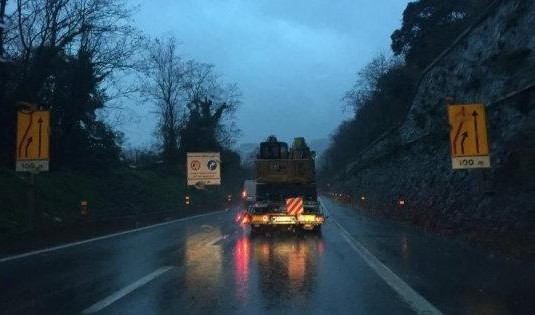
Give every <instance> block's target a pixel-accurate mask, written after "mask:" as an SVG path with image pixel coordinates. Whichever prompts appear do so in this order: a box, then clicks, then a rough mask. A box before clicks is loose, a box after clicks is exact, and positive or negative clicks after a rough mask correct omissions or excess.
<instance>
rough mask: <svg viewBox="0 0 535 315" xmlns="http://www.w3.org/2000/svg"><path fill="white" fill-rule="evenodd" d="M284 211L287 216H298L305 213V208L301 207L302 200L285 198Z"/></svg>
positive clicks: (300, 198) (299, 198)
mask: <svg viewBox="0 0 535 315" xmlns="http://www.w3.org/2000/svg"><path fill="white" fill-rule="evenodd" d="M286 210H287V212H288V214H291V215H298V214H301V213H303V212H304V211H305V208H304V206H303V198H302V197H295V198H287V199H286Z"/></svg>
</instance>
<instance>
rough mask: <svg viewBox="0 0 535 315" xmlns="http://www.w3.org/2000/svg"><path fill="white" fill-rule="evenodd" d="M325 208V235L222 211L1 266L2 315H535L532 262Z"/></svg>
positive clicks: (345, 210)
mask: <svg viewBox="0 0 535 315" xmlns="http://www.w3.org/2000/svg"><path fill="white" fill-rule="evenodd" d="M324 204H325V206H326V208H327V209H328V211H329V215H330V218H329V219H328V220H327V223H326V224H325V225H324V227H323V233H322V234H321V235H315V234H312V233H304V234H302V233H298V234H294V233H276V234H266V235H257V236H255V237H251V236H250V235H249V232H248V231H247V230H244V229H243V228H241V227H239V226H237V225H236V224H235V223H234V216H235V214H236V212H235V211H228V212H226V211H222V212H217V213H213V214H209V215H203V216H199V217H196V218H190V219H185V220H179V221H174V222H170V223H167V224H163V225H159V226H156V227H153V228H147V229H142V230H138V231H135V232H131V233H125V234H121V235H117V236H112V237H108V238H104V239H99V240H95V241H90V242H86V243H83V244H78V245H75V246H69V247H65V248H61V249H58V250H53V251H47V252H42V253H38V254H35V255H29V256H25V257H21V258H17V259H8V260H5V259H3V260H0V292H2V293H1V294H0V313H7V314H25V313H31V314H62V313H65V314H78V313H81V312H85V313H93V312H96V313H99V314H214V313H217V314H226V313H231V314H235V313H236V314H237V313H239V314H258V313H261V314H262V313H275V314H279V313H302V314H310V313H318V314H320V313H321V314H414V313H416V312H418V311H426V310H427V311H429V312H430V313H433V312H435V313H437V312H442V313H444V314H533V313H535V312H534V311H535V300H534V299H533V296H535V289H534V288H535V287H534V286H533V283H535V281H534V280H535V267H534V266H533V265H532V264H526V263H520V262H515V261H511V260H507V259H504V258H501V257H496V256H493V255H489V254H486V253H483V252H480V251H478V250H475V249H473V248H470V247H468V246H467V245H463V244H462V243H459V242H457V241H453V240H450V239H442V238H439V237H436V236H433V235H428V234H424V233H422V232H420V231H418V230H416V229H414V228H409V227H405V226H400V225H398V224H395V223H393V222H388V221H381V220H377V219H373V220H372V219H369V218H366V217H363V216H360V215H358V214H357V213H356V212H355V211H354V210H351V209H348V208H346V207H343V206H339V205H336V204H334V203H333V202H331V201H329V200H326V199H324ZM339 225H340V226H339Z"/></svg>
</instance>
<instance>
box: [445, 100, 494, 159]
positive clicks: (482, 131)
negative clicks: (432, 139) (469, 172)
mask: <svg viewBox="0 0 535 315" xmlns="http://www.w3.org/2000/svg"><path fill="white" fill-rule="evenodd" d="M448 118H449V122H450V126H451V129H450V147H451V163H452V167H453V169H463V168H489V167H490V157H489V144H488V137H487V118H486V114H485V105H483V104H461V105H448Z"/></svg>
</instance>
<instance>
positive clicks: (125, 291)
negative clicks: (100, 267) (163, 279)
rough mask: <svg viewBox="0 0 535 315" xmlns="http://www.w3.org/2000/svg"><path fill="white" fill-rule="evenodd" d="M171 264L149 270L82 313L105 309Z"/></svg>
mask: <svg viewBox="0 0 535 315" xmlns="http://www.w3.org/2000/svg"><path fill="white" fill-rule="evenodd" d="M171 268H173V267H172V266H166V267H162V268H160V269H158V270H155V271H154V272H151V273H150V274H148V275H146V276H144V277H143V278H141V279H139V280H137V281H136V282H134V283H132V284H130V285H127V286H126V287H124V288H122V289H120V290H119V291H117V292H115V293H113V294H112V295H110V296H108V297H107V298H105V299H103V300H100V301H98V302H97V303H95V304H93V305H91V306H90V307H88V308H86V309H85V310H83V311H82V314H91V313H96V312H100V311H101V310H103V309H105V308H106V307H108V306H110V305H112V304H113V303H115V302H117V301H118V300H120V299H122V298H123V297H125V296H126V295H128V294H130V293H131V292H132V291H134V290H136V289H138V288H140V287H142V286H144V285H145V284H147V283H149V282H151V281H152V280H154V279H156V278H158V277H159V276H161V275H162V274H164V273H165V272H167V271H169V270H170V269H171Z"/></svg>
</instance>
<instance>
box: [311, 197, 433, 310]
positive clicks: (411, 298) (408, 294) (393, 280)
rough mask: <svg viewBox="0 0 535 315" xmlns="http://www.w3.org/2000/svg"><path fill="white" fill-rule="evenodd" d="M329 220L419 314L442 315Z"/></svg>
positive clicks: (337, 224)
mask: <svg viewBox="0 0 535 315" xmlns="http://www.w3.org/2000/svg"><path fill="white" fill-rule="evenodd" d="M320 203H321V204H322V205H323V208H324V211H325V212H327V213H329V211H328V210H327V207H326V206H325V204H324V202H323V200H321V199H320ZM329 219H330V220H332V221H333V222H334V224H336V226H337V227H338V229H339V230H340V234H341V235H342V237H343V238H344V239H345V240H346V241H347V242H348V243H349V245H350V246H351V247H352V248H353V249H354V250H355V251H356V252H357V253H358V254H359V255H360V257H362V259H363V260H364V261H365V262H366V263H367V264H368V265H369V266H370V267H371V268H372V269H373V270H374V271H375V272H376V273H377V274H378V275H379V277H381V278H382V279H383V280H384V281H385V282H386V283H387V284H388V285H389V286H390V287H391V288H392V289H393V290H394V291H396V293H397V294H398V295H399V296H400V297H401V299H402V300H403V301H404V302H405V303H407V304H408V305H409V306H410V307H411V308H412V309H413V310H414V311H415V312H416V313H417V314H436V315H441V314H442V312H440V311H439V310H438V309H437V308H436V307H435V306H433V304H431V303H430V302H429V301H427V300H426V299H425V298H424V297H423V296H421V295H420V294H419V293H418V292H416V291H415V290H414V289H413V288H411V287H410V286H409V285H408V284H407V283H406V282H405V281H403V280H402V279H401V278H400V277H398V276H397V275H396V274H395V273H394V272H393V271H392V270H390V269H389V268H388V267H387V266H385V265H384V264H383V263H382V262H381V261H380V260H379V259H378V258H377V257H375V256H374V255H373V254H372V253H370V251H369V250H368V249H366V247H364V245H362V244H361V243H360V242H359V241H357V240H356V239H355V238H353V237H352V236H351V234H350V233H349V232H348V231H347V230H346V229H344V228H343V227H342V225H340V223H338V221H337V220H336V219H335V218H333V216H332V215H330V216H329Z"/></svg>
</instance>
